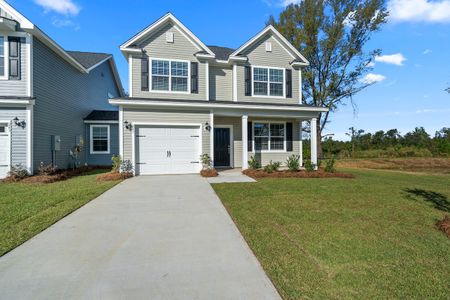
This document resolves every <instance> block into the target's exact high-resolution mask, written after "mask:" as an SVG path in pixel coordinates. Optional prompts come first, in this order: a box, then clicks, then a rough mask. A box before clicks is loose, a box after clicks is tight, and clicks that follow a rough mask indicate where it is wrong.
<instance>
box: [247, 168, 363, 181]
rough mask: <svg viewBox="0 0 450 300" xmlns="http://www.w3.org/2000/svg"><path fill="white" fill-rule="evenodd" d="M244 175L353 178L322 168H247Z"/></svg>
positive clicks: (346, 174) (255, 177) (259, 176)
mask: <svg viewBox="0 0 450 300" xmlns="http://www.w3.org/2000/svg"><path fill="white" fill-rule="evenodd" d="M242 173H243V174H244V175H247V176H249V177H251V178H253V179H258V178H333V177H338V178H355V176H354V175H353V174H349V173H341V172H335V173H329V172H325V171H324V170H317V171H314V172H306V171H297V172H295V171H275V172H273V173H267V172H264V170H253V169H247V170H244V171H243V172H242Z"/></svg>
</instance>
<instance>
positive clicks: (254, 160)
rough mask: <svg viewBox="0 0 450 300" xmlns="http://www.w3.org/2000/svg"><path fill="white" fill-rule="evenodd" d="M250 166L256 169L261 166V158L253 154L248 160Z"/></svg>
mask: <svg viewBox="0 0 450 300" xmlns="http://www.w3.org/2000/svg"><path fill="white" fill-rule="evenodd" d="M248 167H249V168H250V169H253V170H256V169H259V168H261V164H260V163H259V160H258V159H257V158H256V157H255V156H251V157H250V160H249V161H248Z"/></svg>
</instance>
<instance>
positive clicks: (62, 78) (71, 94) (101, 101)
mask: <svg viewBox="0 0 450 300" xmlns="http://www.w3.org/2000/svg"><path fill="white" fill-rule="evenodd" d="M33 49H34V50H33V55H34V66H33V68H34V96H35V97H36V105H35V107H34V167H35V170H36V169H37V167H38V166H39V163H40V162H41V161H42V162H44V163H45V164H49V163H50V162H51V160H52V153H51V143H50V142H51V135H59V136H61V141H62V143H61V151H58V152H57V154H56V164H57V166H58V167H59V168H67V167H69V166H70V163H71V158H70V155H69V151H70V150H71V149H73V147H74V146H75V145H76V142H77V137H79V136H82V137H83V139H85V136H84V132H85V131H84V129H85V125H84V123H83V118H84V117H86V116H87V115H88V114H89V113H90V112H91V111H92V110H95V109H98V110H114V109H117V108H115V107H113V106H111V105H110V104H109V103H108V95H107V94H108V92H109V93H111V94H113V96H115V97H118V96H119V91H118V89H117V86H116V84H115V81H114V78H113V75H112V70H111V66H110V63H109V61H107V62H105V63H103V64H102V65H100V66H98V67H97V68H95V69H94V70H92V71H91V72H90V73H89V74H83V73H81V72H80V71H78V70H77V69H75V68H74V67H72V66H71V65H69V64H68V63H67V62H66V61H64V60H63V59H62V58H60V56H58V55H57V54H55V53H54V52H53V51H52V50H51V49H49V48H48V47H47V46H45V45H44V44H42V43H41V42H40V41H39V40H37V39H34V47H33ZM85 142H86V141H85ZM80 162H81V163H82V164H84V163H85V162H86V153H85V151H83V152H82V153H81V158H80Z"/></svg>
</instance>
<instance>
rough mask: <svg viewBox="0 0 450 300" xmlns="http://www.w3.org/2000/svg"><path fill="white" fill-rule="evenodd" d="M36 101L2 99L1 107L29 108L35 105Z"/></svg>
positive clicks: (0, 100)
mask: <svg viewBox="0 0 450 300" xmlns="http://www.w3.org/2000/svg"><path fill="white" fill-rule="evenodd" d="M34 104H35V100H34V99H30V100H19V99H0V106H5V105H6V106H7V105H18V106H29V105H34Z"/></svg>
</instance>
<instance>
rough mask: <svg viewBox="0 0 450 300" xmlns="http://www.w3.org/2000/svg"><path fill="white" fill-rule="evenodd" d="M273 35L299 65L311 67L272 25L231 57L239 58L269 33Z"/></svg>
mask: <svg viewBox="0 0 450 300" xmlns="http://www.w3.org/2000/svg"><path fill="white" fill-rule="evenodd" d="M269 32H270V33H272V34H273V35H274V36H275V37H276V38H277V39H278V40H279V42H280V43H282V44H283V45H284V46H283V45H282V47H283V48H285V49H286V51H288V52H289V53H290V54H291V55H293V57H294V58H295V59H296V60H298V63H300V64H302V65H309V62H308V60H307V59H306V58H305V57H304V56H303V55H302V54H301V53H300V52H299V51H298V50H297V49H296V48H295V47H294V46H292V44H291V43H290V42H289V41H288V40H287V39H286V38H285V37H284V36H283V35H282V34H281V33H280V32H279V31H278V30H276V29H275V27H273V26H272V25H269V26H267V27H266V28H264V29H263V30H261V31H260V32H259V33H258V34H257V35H255V36H254V37H252V38H251V39H250V40H248V41H247V42H246V43H245V44H243V45H242V46H241V47H239V48H238V49H237V50H235V51H234V52H233V53H231V54H230V57H238V56H239V55H240V54H241V53H242V52H243V51H244V50H246V49H247V48H249V47H250V46H252V45H253V44H254V43H256V42H258V41H259V40H260V39H261V38H263V37H264V36H265V35H266V34H267V33H269Z"/></svg>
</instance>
